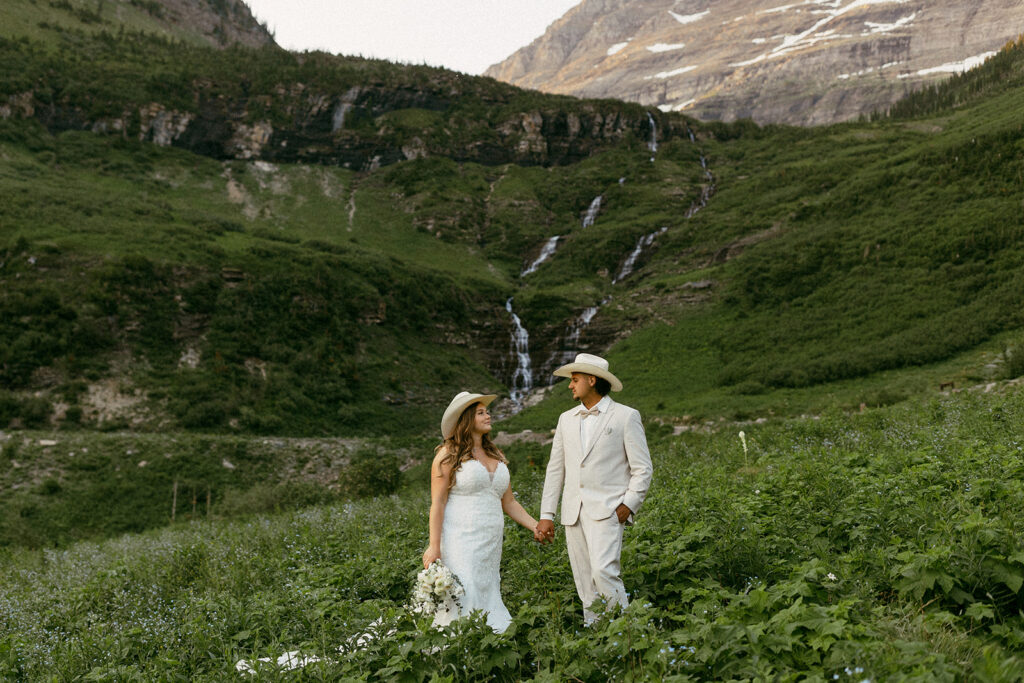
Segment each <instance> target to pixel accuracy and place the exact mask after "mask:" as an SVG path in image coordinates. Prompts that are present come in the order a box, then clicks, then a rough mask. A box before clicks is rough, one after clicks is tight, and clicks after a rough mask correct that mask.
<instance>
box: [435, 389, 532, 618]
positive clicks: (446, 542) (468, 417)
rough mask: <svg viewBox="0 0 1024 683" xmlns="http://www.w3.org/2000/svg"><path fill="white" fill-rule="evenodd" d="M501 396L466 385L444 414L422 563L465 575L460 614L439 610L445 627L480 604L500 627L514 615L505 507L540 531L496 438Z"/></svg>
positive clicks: (462, 578) (513, 515)
mask: <svg viewBox="0 0 1024 683" xmlns="http://www.w3.org/2000/svg"><path fill="white" fill-rule="evenodd" d="M495 398H497V396H495V395H493V394H470V393H468V392H465V391H463V392H462V393H460V394H458V395H457V396H456V397H455V398H453V399H452V402H451V403H450V404H449V405H448V408H447V409H446V410H445V411H444V417H443V418H441V436H442V437H443V438H444V441H443V442H442V443H441V445H439V446H438V447H437V449H436V450H435V455H434V463H433V465H432V466H431V468H430V545H429V546H428V547H427V550H426V551H425V552H424V553H423V566H424V568H426V567H429V566H430V565H431V563H433V562H434V561H435V560H437V559H440V560H441V562H443V563H444V564H445V566H447V567H448V568H449V569H451V570H452V572H453V573H454V574H455V575H456V576H457V577H458V578H459V581H460V582H461V583H462V587H463V588H464V589H465V594H464V595H463V596H462V599H461V605H460V606H459V610H458V612H457V613H448V612H440V611H439V612H438V613H437V614H436V616H435V618H434V624H435V625H438V626H443V625H445V624H447V623H449V622H451V621H452V620H454V619H457V618H458V617H460V616H464V615H467V614H469V613H470V612H472V611H473V610H483V611H484V612H485V613H486V614H487V624H488V625H489V626H490V627H491V628H493V629H494V630H495V631H498V632H499V633H500V632H503V631H504V630H505V629H506V628H508V625H509V623H510V622H511V621H512V617H511V615H510V614H509V612H508V610H507V609H506V608H505V605H504V603H502V601H501V580H500V578H499V577H498V565H499V563H500V562H501V545H502V536H503V531H504V527H505V518H504V517H503V516H502V511H504V513H505V514H507V515H508V516H509V517H511V518H512V519H513V520H515V521H516V522H518V523H519V524H521V525H522V526H523V527H525V528H527V529H529V530H530V531H532V532H534V537H535V538H536V528H537V520H536V519H534V518H533V517H531V516H530V513H528V512H527V511H526V510H525V509H523V506H522V505H520V504H519V502H518V501H517V500H516V499H515V496H513V495H512V487H511V485H510V483H509V481H510V480H509V471H508V464H507V461H506V460H505V455H504V454H503V453H502V452H501V451H499V450H498V448H497V446H495V445H494V443H493V442H492V441H491V438H490V431H491V416H490V413H488V412H487V406H488V405H489V404H490V403H491V401H493V400H494V399H495Z"/></svg>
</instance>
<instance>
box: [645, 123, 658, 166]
mask: <svg viewBox="0 0 1024 683" xmlns="http://www.w3.org/2000/svg"><path fill="white" fill-rule="evenodd" d="M647 120H648V121H650V123H651V141H650V142H648V143H647V149H649V150H651V161H654V155H655V154H657V153H658V126H657V125H656V124H655V123H654V117H653V116H651V112H647Z"/></svg>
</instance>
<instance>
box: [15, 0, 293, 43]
mask: <svg viewBox="0 0 1024 683" xmlns="http://www.w3.org/2000/svg"><path fill="white" fill-rule="evenodd" d="M67 31H75V32H81V33H83V34H86V35H94V36H95V35H103V34H121V35H123V34H124V32H126V31H128V32H137V33H139V32H141V33H146V34H148V35H150V36H153V37H159V38H162V39H170V40H176V41H181V42H184V43H188V44H192V45H204V46H211V45H212V46H223V45H231V44H234V43H241V44H243V45H253V46H256V45H272V44H273V43H274V39H273V37H272V36H271V35H270V32H269V31H268V29H267V27H266V25H265V24H260V23H259V22H257V21H256V19H255V18H254V17H253V16H252V12H251V11H250V10H249V7H248V6H247V5H246V4H245V3H244V2H242V0H5V2H4V3H3V4H2V5H0V37H3V38H19V37H30V38H32V39H33V40H38V41H41V42H43V43H46V44H49V45H54V44H57V43H59V42H60V35H61V34H62V33H65V32H67Z"/></svg>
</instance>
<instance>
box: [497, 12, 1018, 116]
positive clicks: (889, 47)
mask: <svg viewBox="0 0 1024 683" xmlns="http://www.w3.org/2000/svg"><path fill="white" fill-rule="evenodd" d="M1022 33H1024V11H1022V8H1021V4H1020V2H1018V1H1017V0H994V1H993V0H989V1H987V2H981V0H971V1H970V2H960V1H955V0H937V1H932V2H924V0H803V1H801V2H795V3H782V2H777V1H776V0H718V1H716V2H714V3H712V2H711V1H710V0H583V2H581V3H580V4H579V5H578V6H576V7H575V8H573V9H572V10H570V11H569V12H567V13H566V14H565V16H563V17H562V18H561V19H559V20H558V21H556V22H555V23H553V24H552V25H551V26H550V27H549V28H548V30H547V32H546V33H545V34H544V35H543V36H541V37H540V38H538V39H536V40H535V41H534V42H533V43H531V44H530V45H528V46H526V47H524V48H522V49H520V50H518V51H517V52H516V53H514V54H513V55H512V56H510V57H509V58H507V59H506V60H504V61H503V62H501V63H499V64H496V65H494V66H492V67H490V68H489V69H488V70H487V71H486V75H488V76H492V77H494V78H497V79H499V80H502V81H505V82H508V83H513V84H515V85H518V86H521V87H524V88H534V89H537V90H541V91H543V92H550V93H562V94H569V95H575V96H578V97H614V98H618V99H623V100H627V101H631V102H638V103H640V104H642V105H644V106H647V107H658V108H660V109H662V110H663V111H683V112H686V113H687V114H690V115H692V116H696V117H698V118H701V119H705V120H724V121H733V120H736V119H742V118H752V119H754V120H755V121H758V122H761V123H789V124H798V125H813V124H822V123H831V122H836V121H846V120H850V119H855V118H857V117H858V116H861V115H867V114H870V113H871V112H873V111H876V110H879V111H885V109H887V108H888V107H889V106H890V105H891V104H893V103H894V102H896V101H898V100H899V99H900V98H901V97H903V96H904V95H906V94H907V93H908V92H912V91H914V90H918V89H920V88H921V87H923V86H925V85H929V84H933V83H936V82H938V81H941V80H943V79H944V78H947V77H948V76H949V74H950V73H955V72H958V71H962V70H964V69H965V68H969V67H970V66H973V65H976V64H978V63H980V62H981V61H983V60H984V59H985V58H986V57H989V56H991V55H992V54H994V53H995V52H996V51H998V50H999V49H1000V48H1001V47H1002V46H1003V45H1004V44H1006V43H1007V42H1008V41H1011V40H1013V39H1015V38H1017V36H1019V35H1021V34H1022Z"/></svg>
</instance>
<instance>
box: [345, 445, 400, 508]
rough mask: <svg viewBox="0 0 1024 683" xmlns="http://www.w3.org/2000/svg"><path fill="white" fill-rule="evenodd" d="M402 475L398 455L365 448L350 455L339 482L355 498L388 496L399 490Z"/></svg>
mask: <svg viewBox="0 0 1024 683" xmlns="http://www.w3.org/2000/svg"><path fill="white" fill-rule="evenodd" d="M401 475H402V472H401V470H400V469H399V463H398V456H397V455H395V454H392V453H382V452H380V451H378V450H376V449H370V448H365V449H360V450H357V451H356V452H354V453H353V454H352V455H351V456H350V457H349V461H348V465H347V466H346V467H345V469H344V470H343V471H342V473H341V475H340V476H339V477H338V483H339V485H340V487H341V490H342V492H343V493H345V494H346V495H348V496H350V497H353V498H362V497H366V496H386V495H390V494H392V493H394V492H395V491H396V490H398V484H399V482H400V479H401Z"/></svg>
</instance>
